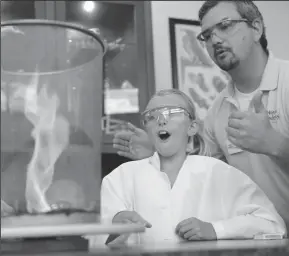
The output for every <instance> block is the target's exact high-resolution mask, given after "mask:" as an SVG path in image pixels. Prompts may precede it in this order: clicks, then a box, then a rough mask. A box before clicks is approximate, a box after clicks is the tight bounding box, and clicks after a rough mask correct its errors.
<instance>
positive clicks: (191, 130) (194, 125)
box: [188, 120, 199, 137]
mask: <svg viewBox="0 0 289 256" xmlns="http://www.w3.org/2000/svg"><path fill="white" fill-rule="evenodd" d="M198 131H199V123H198V121H196V120H193V121H192V122H191V124H190V126H189V128H188V136H189V137H191V136H194V135H196V134H197V132H198Z"/></svg>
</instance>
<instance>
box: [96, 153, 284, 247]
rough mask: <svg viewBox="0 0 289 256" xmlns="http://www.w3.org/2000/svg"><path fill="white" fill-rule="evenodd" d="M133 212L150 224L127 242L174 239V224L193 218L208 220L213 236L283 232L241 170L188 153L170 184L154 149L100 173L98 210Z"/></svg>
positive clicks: (107, 219) (108, 214)
mask: <svg viewBox="0 0 289 256" xmlns="http://www.w3.org/2000/svg"><path fill="white" fill-rule="evenodd" d="M124 210H128V211H136V212H137V213H139V214H140V215H141V216H142V217H143V218H144V219H145V220H147V221H148V222H150V223H151V224H152V228H148V229H146V231H145V232H144V233H140V234H134V235H131V236H130V238H129V241H130V243H141V244H148V243H155V242H162V241H171V242H179V241H180V240H181V238H179V237H178V236H177V235H176V234H175V228H176V226H177V224H178V223H179V222H181V221H182V220H184V219H187V218H190V217H195V218H198V219H200V220H202V221H206V222H210V223H212V225H213V227H214V229H215V231H216V234H217V238H218V239H234V238H235V239H243V238H249V239H250V238H253V237H254V235H256V234H262V233H283V234H284V233H286V228H285V224H284V221H283V219H282V218H281V217H280V216H279V214H278V213H277V212H276V210H275V208H274V206H273V204H272V203H271V202H270V201H269V199H268V198H267V197H266V196H265V194H264V193H263V191H262V190H261V189H260V188H259V187H257V185H256V184H255V183H254V182H253V181H252V180H251V179H250V178H249V177H248V176H246V175H245V174H244V173H242V172H241V171H239V170H237V169H236V168H234V167H232V166H229V165H227V164H226V163H224V162H222V161H220V160H218V159H215V158H211V157H204V156H197V155H195V156H188V157H187V158H186V160H185V162H184V164H183V166H182V168H181V170H180V171H179V174H178V176H177V179H176V181H175V183H174V185H173V187H172V188H171V185H170V181H169V179H168V177H167V175H166V173H164V172H161V171H160V163H159V157H158V154H157V153H155V154H154V155H153V156H152V157H150V158H147V159H143V160H139V161H131V162H127V163H124V164H122V165H121V166H119V167H118V168H116V169H115V170H114V171H112V172H111V173H110V174H109V175H107V176H106V177H104V179H103V182H102V188H101V215H102V221H103V222H104V223H111V221H112V218H113V217H114V216H115V214H117V213H118V212H120V211H124Z"/></svg>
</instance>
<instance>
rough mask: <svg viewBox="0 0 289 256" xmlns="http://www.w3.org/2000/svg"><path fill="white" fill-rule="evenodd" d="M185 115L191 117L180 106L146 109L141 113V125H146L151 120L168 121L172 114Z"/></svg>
mask: <svg viewBox="0 0 289 256" xmlns="http://www.w3.org/2000/svg"><path fill="white" fill-rule="evenodd" d="M180 115H186V116H188V117H189V118H192V117H191V115H190V113H189V112H188V111H187V110H186V109H184V108H182V107H175V106H172V107H159V108H154V109H150V110H146V111H144V112H143V113H142V114H141V117H142V122H143V125H145V126H146V125H148V124H149V123H152V122H160V121H162V122H168V121H169V120H170V119H172V118H173V117H174V116H180Z"/></svg>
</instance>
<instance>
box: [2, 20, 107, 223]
mask: <svg viewBox="0 0 289 256" xmlns="http://www.w3.org/2000/svg"><path fill="white" fill-rule="evenodd" d="M79 42H82V43H81V44H79ZM103 52H104V49H103V44H102V42H101V41H100V40H99V39H98V38H97V36H96V35H95V36H94V35H93V34H92V32H90V33H85V30H83V31H82V30H77V29H74V28H73V27H71V26H70V27H69V26H68V27H65V25H62V26H58V25H57V23H56V22H51V24H41V22H40V23H39V22H38V23H37V24H36V23H33V21H23V22H20V23H19V24H17V25H15V24H11V25H9V24H8V25H7V24H6V25H3V24H2V23H1V221H2V217H5V216H11V215H12V216H15V215H16V216H17V215H21V214H42V213H51V212H65V211H66V212H75V211H76V212H96V213H99V205H100V202H99V201H100V200H99V197H100V196H99V194H100V181H101V164H100V152H101V134H102V131H101V117H102V84H103V82H102V58H103Z"/></svg>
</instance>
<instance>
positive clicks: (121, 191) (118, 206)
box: [98, 164, 139, 245]
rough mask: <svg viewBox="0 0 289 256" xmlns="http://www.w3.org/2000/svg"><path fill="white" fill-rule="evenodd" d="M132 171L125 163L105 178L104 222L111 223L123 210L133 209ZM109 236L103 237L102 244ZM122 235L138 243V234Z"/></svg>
mask: <svg viewBox="0 0 289 256" xmlns="http://www.w3.org/2000/svg"><path fill="white" fill-rule="evenodd" d="M131 171H135V170H130V169H129V166H127V165H126V164H124V165H121V166H120V167H118V168H116V169H115V170H113V171H112V172H111V173H110V174H109V175H107V176H106V177H104V178H103V180H102V184H101V222H102V224H104V225H105V224H106V225H109V224H111V223H112V219H113V217H114V216H115V215H116V214H117V213H119V212H121V211H133V173H132V172H131ZM108 236H109V235H105V236H103V237H102V239H101V243H102V244H104V243H105V241H106V240H107V238H108ZM122 237H124V238H125V239H121V240H124V243H126V244H128V245H130V244H136V243H138V241H139V235H138V234H130V235H128V234H123V235H121V237H120V238H122ZM98 240H99V239H98ZM116 240H117V239H116ZM116 240H115V241H116ZM113 243H114V242H113Z"/></svg>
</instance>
